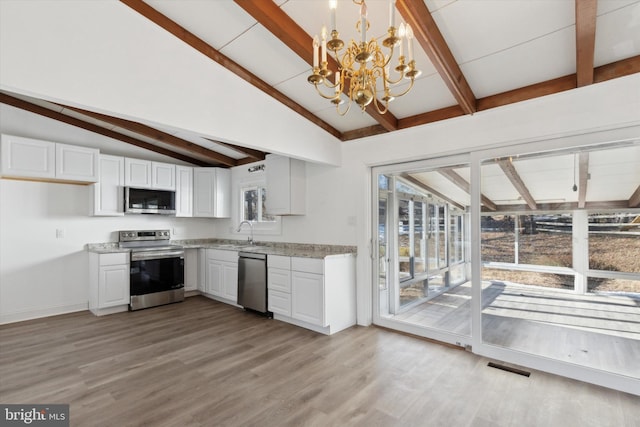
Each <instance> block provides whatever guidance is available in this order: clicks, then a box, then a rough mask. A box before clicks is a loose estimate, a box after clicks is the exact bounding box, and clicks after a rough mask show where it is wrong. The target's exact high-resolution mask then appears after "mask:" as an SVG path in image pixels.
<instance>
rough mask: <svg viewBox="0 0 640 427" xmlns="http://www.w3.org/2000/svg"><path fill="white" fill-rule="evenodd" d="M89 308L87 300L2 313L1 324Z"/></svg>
mask: <svg viewBox="0 0 640 427" xmlns="http://www.w3.org/2000/svg"><path fill="white" fill-rule="evenodd" d="M88 309H89V303H88V302H85V303H80V304H72V305H60V306H55V307H47V308H41V309H37V310H25V311H20V312H17V313H2V314H0V325H4V324H7V323H15V322H23V321H25V320H32V319H39V318H41V317H49V316H56V315H58V314H66V313H75V312H77V311H84V310H88Z"/></svg>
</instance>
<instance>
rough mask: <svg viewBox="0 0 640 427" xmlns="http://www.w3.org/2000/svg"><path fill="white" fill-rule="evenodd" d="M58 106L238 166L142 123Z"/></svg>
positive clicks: (233, 160) (231, 159) (204, 149)
mask: <svg viewBox="0 0 640 427" xmlns="http://www.w3.org/2000/svg"><path fill="white" fill-rule="evenodd" d="M58 105H60V106H61V107H64V108H66V109H69V110H72V111H75V112H78V113H80V114H83V115H85V116H89V117H93V118H94V119H97V120H100V121H103V122H105V123H109V124H112V125H114V126H117V127H119V128H122V129H125V130H128V131H130V132H134V133H137V134H140V135H144V136H146V137H147V138H151V139H153V140H156V141H158V142H161V143H163V144H167V145H171V146H172V147H175V148H177V149H181V150H186V151H190V152H192V153H194V154H198V155H200V156H202V157H206V158H207V159H209V160H211V161H213V162H215V163H218V164H221V165H224V166H235V165H237V164H238V162H237V161H236V159H233V158H231V157H229V156H225V155H224V154H220V153H216V152H215V151H212V150H209V149H208V148H205V147H203V146H201V145H198V144H195V143H193V142H190V141H186V140H184V139H182V138H178V137H177V136H174V135H171V134H169V133H166V132H163V131H161V130H158V129H155V128H152V127H150V126H147V125H144V124H142V123H137V122H133V121H131V120H125V119H121V118H118V117H113V116H108V115H106V114H100V113H96V112H93V111H89V110H83V109H81V108H76V107H69V106H67V105H61V104H58Z"/></svg>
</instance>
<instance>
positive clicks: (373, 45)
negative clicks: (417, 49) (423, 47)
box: [307, 0, 420, 116]
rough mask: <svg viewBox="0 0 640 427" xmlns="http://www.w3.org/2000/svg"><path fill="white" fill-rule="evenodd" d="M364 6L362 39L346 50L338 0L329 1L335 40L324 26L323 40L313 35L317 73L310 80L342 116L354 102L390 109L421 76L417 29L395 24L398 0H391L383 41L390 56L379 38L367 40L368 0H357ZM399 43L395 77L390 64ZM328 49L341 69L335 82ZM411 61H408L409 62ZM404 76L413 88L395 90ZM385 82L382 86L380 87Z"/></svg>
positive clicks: (360, 23) (358, 26) (360, 26)
mask: <svg viewBox="0 0 640 427" xmlns="http://www.w3.org/2000/svg"><path fill="white" fill-rule="evenodd" d="M353 2H354V3H355V4H357V5H359V6H360V20H359V21H358V22H357V23H356V30H357V31H358V32H360V36H361V37H360V41H359V42H356V41H354V40H351V42H350V43H349V45H348V46H347V48H346V50H345V51H344V52H341V51H342V49H343V48H344V47H345V43H344V42H343V41H342V40H340V38H339V33H338V30H337V29H336V9H337V3H338V2H337V0H329V9H330V12H331V39H330V40H327V30H326V28H325V27H322V32H321V36H322V37H321V39H318V36H317V35H316V36H315V37H314V38H313V73H312V74H311V75H310V76H309V77H308V78H307V81H308V82H309V83H311V84H313V85H314V86H315V88H316V90H317V91H318V94H320V96H322V97H323V98H325V99H328V100H330V102H331V103H332V104H334V105H335V106H336V111H337V112H338V114H340V115H341V116H344V115H345V114H347V112H348V111H349V109H350V108H351V102H352V101H355V103H356V104H358V105H359V106H360V108H361V109H362V111H364V110H365V108H366V107H367V105H369V104H371V103H372V102H373V104H374V105H375V107H376V109H377V110H378V112H379V113H380V114H384V113H386V112H387V110H388V108H389V102H391V101H393V99H394V98H397V97H400V96H403V95H405V94H406V93H408V92H409V91H410V90H411V88H412V87H413V82H414V79H415V78H416V77H418V76H419V75H420V70H417V69H416V62H415V60H414V59H413V31H412V29H411V26H410V25H408V24H407V25H404V24H400V26H399V28H398V29H397V34H396V27H395V10H396V9H395V1H394V0H390V1H389V29H388V30H387V37H386V38H385V39H384V40H383V41H382V45H383V46H384V47H385V48H387V49H388V55H385V54H384V53H383V52H382V49H381V47H380V46H379V45H378V42H377V41H376V39H375V38H371V40H369V41H367V30H368V29H369V21H368V20H367V5H366V3H365V0H353ZM404 39H406V41H407V42H406V44H407V47H406V50H407V55H408V58H407V57H405V56H404ZM396 46H399V52H398V53H399V55H398V59H397V61H398V62H397V65H396V67H395V68H394V71H395V75H394V76H393V77H392V76H391V73H390V67H389V64H390V63H391V59H392V57H393V53H394V48H395V47H396ZM327 50H330V51H332V52H333V56H334V58H335V60H336V62H337V63H338V70H337V71H336V72H335V77H334V79H333V82H332V81H331V79H330V76H331V74H333V72H332V71H331V70H330V69H329V63H328V62H327ZM405 62H407V63H405ZM403 79H408V80H410V84H409V87H408V88H406V89H405V90H403V91H402V92H400V93H396V94H393V93H391V89H390V88H391V87H392V86H395V85H397V84H399V83H400V82H401V81H402V80H403ZM379 85H381V87H379ZM319 86H324V87H325V88H327V89H325V90H329V91H330V93H329V94H325V93H323V90H321V89H320V87H319ZM379 91H380V92H382V93H383V94H384V95H383V96H382V98H381V100H382V102H383V106H382V107H381V106H380V105H379V104H378V98H377V97H376V93H378V92H379ZM343 92H344V93H346V94H347V98H348V104H347V108H346V109H345V110H343V111H340V104H342V103H344V100H343V99H342V97H341V94H342V93H343Z"/></svg>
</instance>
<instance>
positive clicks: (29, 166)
mask: <svg viewBox="0 0 640 427" xmlns="http://www.w3.org/2000/svg"><path fill="white" fill-rule="evenodd" d="M1 154H2V175H3V176H12V177H26V178H55V176H56V170H55V163H56V151H55V143H53V142H48V141H39V140H37V139H30V138H21V137H18V136H11V135H2V153H1Z"/></svg>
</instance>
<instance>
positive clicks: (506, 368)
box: [487, 362, 531, 378]
mask: <svg viewBox="0 0 640 427" xmlns="http://www.w3.org/2000/svg"><path fill="white" fill-rule="evenodd" d="M487 366H490V367H492V368H496V369H501V370H503V371H507V372H511V373H513V374H518V375H522V376H523V377H527V378H528V377H529V375H531V372H527V371H523V370H522V369H517V368H512V367H510V366H504V365H500V364H498V363H493V362H489V364H488V365H487Z"/></svg>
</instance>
